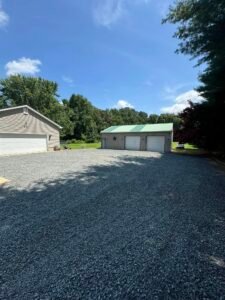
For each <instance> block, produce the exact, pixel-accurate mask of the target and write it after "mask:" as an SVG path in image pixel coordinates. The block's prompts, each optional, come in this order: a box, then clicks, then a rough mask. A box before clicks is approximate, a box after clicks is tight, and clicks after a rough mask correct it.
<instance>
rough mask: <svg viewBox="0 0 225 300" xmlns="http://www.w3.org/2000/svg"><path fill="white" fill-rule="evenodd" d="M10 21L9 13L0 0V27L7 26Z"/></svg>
mask: <svg viewBox="0 0 225 300" xmlns="http://www.w3.org/2000/svg"><path fill="white" fill-rule="evenodd" d="M8 23H9V15H8V14H7V13H6V12H5V11H4V10H3V9H2V1H0V28H3V27H5V26H7V25H8Z"/></svg>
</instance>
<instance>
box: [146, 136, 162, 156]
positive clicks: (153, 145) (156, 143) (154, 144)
mask: <svg viewBox="0 0 225 300" xmlns="http://www.w3.org/2000/svg"><path fill="white" fill-rule="evenodd" d="M164 149H165V137H164V136H148V137H147V151H153V152H161V153H164Z"/></svg>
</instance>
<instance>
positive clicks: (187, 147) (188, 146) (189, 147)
mask: <svg viewBox="0 0 225 300" xmlns="http://www.w3.org/2000/svg"><path fill="white" fill-rule="evenodd" d="M177 145H178V142H173V150H178V149H176V147H177ZM184 149H185V150H199V148H198V147H196V146H195V145H192V144H184ZM181 151H182V150H181Z"/></svg>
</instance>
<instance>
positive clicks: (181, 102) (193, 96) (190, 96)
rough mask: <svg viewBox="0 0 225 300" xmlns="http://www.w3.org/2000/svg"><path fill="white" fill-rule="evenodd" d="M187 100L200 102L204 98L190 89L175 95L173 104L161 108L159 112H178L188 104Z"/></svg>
mask: <svg viewBox="0 0 225 300" xmlns="http://www.w3.org/2000/svg"><path fill="white" fill-rule="evenodd" d="M189 101H191V102H193V103H201V102H203V101H204V98H203V97H202V96H201V95H200V94H199V93H198V92H197V91H195V90H190V91H188V92H185V93H183V94H180V95H179V96H177V97H176V98H175V100H174V104H173V105H171V106H167V107H163V108H161V112H162V113H169V114H178V113H180V112H182V111H183V110H184V109H185V108H186V107H188V106H189Z"/></svg>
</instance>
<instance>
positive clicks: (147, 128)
mask: <svg viewBox="0 0 225 300" xmlns="http://www.w3.org/2000/svg"><path fill="white" fill-rule="evenodd" d="M165 131H166V132H170V131H173V123H161V124H145V125H120V126H111V127H109V128H106V129H105V130H103V131H101V133H126V132H136V133H138V132H165Z"/></svg>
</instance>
